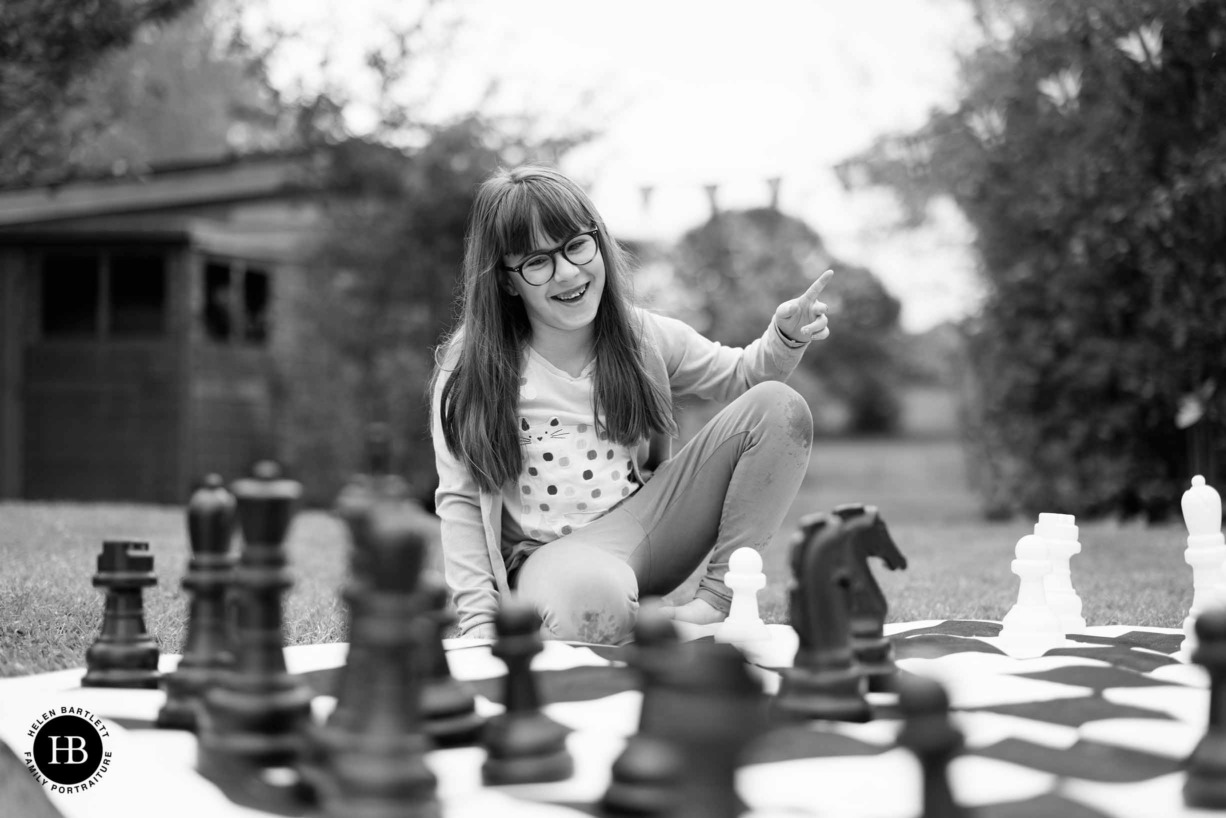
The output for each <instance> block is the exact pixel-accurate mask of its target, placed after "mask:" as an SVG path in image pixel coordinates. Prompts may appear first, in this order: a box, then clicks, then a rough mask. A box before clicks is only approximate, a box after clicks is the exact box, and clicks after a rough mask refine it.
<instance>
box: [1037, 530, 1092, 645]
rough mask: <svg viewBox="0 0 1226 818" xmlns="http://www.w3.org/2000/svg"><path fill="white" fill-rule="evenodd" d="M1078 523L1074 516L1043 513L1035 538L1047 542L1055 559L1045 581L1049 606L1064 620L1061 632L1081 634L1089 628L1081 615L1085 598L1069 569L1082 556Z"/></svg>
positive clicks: (1049, 551)
mask: <svg viewBox="0 0 1226 818" xmlns="http://www.w3.org/2000/svg"><path fill="white" fill-rule="evenodd" d="M1075 522H1076V518H1075V517H1074V516H1073V515H1071V514H1040V515H1039V521H1038V522H1037V523H1035V526H1034V533H1035V536H1036V537H1042V538H1043V539H1044V541H1046V543H1047V553H1048V556H1049V557H1050V558H1051V573H1050V574H1048V575H1047V577H1046V578H1045V579H1044V580H1043V587H1044V590H1045V591H1046V592H1047V604H1048V605H1049V606H1051V609H1052V610H1053V611H1055V612H1056V616H1057V617H1059V618H1060V630H1061V631H1063V632H1064V633H1078V632H1080V631H1083V630H1085V627H1086V621H1085V618H1084V617H1082V615H1081V597H1079V596H1077V591H1075V590H1074V589H1073V578H1072V572H1071V571H1070V570H1069V559H1070V558H1071V557H1072V556H1073V555H1074V554H1080V553H1081V543H1080V542H1078V541H1077V526H1076V525H1075V524H1074V523H1075Z"/></svg>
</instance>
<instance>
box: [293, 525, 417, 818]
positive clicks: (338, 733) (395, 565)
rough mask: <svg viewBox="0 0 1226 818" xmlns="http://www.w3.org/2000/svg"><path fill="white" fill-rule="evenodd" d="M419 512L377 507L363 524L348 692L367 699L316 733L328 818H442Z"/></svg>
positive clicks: (349, 705)
mask: <svg viewBox="0 0 1226 818" xmlns="http://www.w3.org/2000/svg"><path fill="white" fill-rule="evenodd" d="M411 512H412V509H411V508H410V507H407V506H391V505H387V504H382V505H378V506H376V507H375V508H374V509H373V510H372V512H371V514H370V518H369V520H368V522H367V524H366V527H365V531H364V537H365V538H367V542H366V543H365V551H366V555H367V560H368V568H369V575H368V581H367V583H366V585H365V588H364V589H363V594H362V597H361V599H360V600H353V599H351V600H350V602H351V607H350V640H351V644H352V645H355V646H360V647H361V649H362V650H361V656H362V657H363V663H364V666H363V667H362V668H361V676H362V681H361V684H360V685H359V686H349V687H347V688H346V689H345V690H343V691H342V693H341V695H342V698H343V697H344V696H346V695H352V694H355V693H356V694H358V696H359V697H358V698H357V700H354V701H344V702H339V701H338V703H337V708H336V710H334V711H333V714H332V718H330V719H329V721H328V723H327V724H326V725H324V727H322V728H320V729H319V730H318V731H316V738H317V740H318V741H319V743H320V750H321V751H322V752H321V753H320V755H321V756H322V758H321V759H319V761H320V769H318V770H315V771H313V772H312V776H311V777H312V780H313V781H315V782H316V784H317V787H318V791H319V796H320V800H321V802H322V804H323V808H324V812H325V814H326V815H328V816H336V818H342V817H344V818H347V817H348V816H358V817H359V818H393V817H394V816H402V815H410V816H414V818H435V816H438V815H439V814H440V808H439V804H438V800H437V797H436V793H435V790H436V779H435V777H434V774H433V773H432V772H431V771H430V770H429V769H428V768H427V767H426V763H425V754H426V751H427V749H428V748H429V747H430V745H431V742H430V739H429V737H428V736H427V734H426V732H425V729H424V725H423V718H422V712H421V701H422V690H423V686H424V684H425V677H426V673H427V672H428V669H429V654H430V648H429V645H430V642H431V640H432V639H433V638H434V635H435V626H434V622H433V621H432V620H431V619H430V618H429V617H428V616H426V613H427V608H428V606H429V604H430V599H429V597H430V594H429V592H428V590H427V589H425V588H423V586H422V585H421V574H422V561H423V560H424V558H425V551H426V543H425V536H424V535H423V533H422V530H421V525H420V522H421V520H420V517H419V516H418V515H416V514H414V513H411ZM354 602H357V603H358V604H353V603H354ZM351 678H352V677H351ZM342 705H343V706H342Z"/></svg>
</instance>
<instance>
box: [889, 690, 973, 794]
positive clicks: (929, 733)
mask: <svg viewBox="0 0 1226 818" xmlns="http://www.w3.org/2000/svg"><path fill="white" fill-rule="evenodd" d="M898 689H899V690H898V704H899V707H900V708H901V710H902V713H903V726H902V729H901V730H899V732H898V743H899V744H900V745H902V746H903V747H906V748H907V749H908V750H910V751H911V752H912V753H914V754H915V758H916V760H918V761H919V765H920V771H921V774H922V777H923V799H924V807H923V810H922V811H921V812H920V815H921V816H923V818H969V817H970V816H971V815H972V813H971V811H970V810H967V809H965V808H964V807H962V806H960V805H959V804H958V802H957V801H956V800H954V794H953V791H952V790H951V789H950V786H949V763H950V762H951V761H952V760H953V759H954V757H955V756H957V754H958V753H959V752H961V751H962V746H963V738H962V733H961V732H959V730H958V728H957V727H955V726H954V725H953V723H952V722H951V721H950V718H949V694H947V693H946V692H945V688H944V687H942V686H941V683H940V682H938V681H936V680H935V679H928V678H925V677H923V676H907V677H905V678H902V679H899V681H898Z"/></svg>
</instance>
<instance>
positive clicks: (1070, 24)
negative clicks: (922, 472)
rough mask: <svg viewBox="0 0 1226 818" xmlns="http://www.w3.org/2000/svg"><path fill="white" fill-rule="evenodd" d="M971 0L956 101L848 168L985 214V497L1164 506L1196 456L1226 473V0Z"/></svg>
mask: <svg viewBox="0 0 1226 818" xmlns="http://www.w3.org/2000/svg"><path fill="white" fill-rule="evenodd" d="M977 9H978V12H979V15H980V20H981V22H982V24H983V28H984V32H985V34H986V35H987V36H986V38H985V39H986V42H985V44H984V45H983V46H982V47H981V48H979V49H978V50H977V51H976V52H974V53H973V54H971V55H969V56H968V57H967V58H966V60H965V65H964V70H963V76H964V83H965V90H964V92H963V93H962V99H961V102H960V104H959V105H958V107H957V108H956V109H955V110H953V111H949V112H935V113H934V114H933V116H932V117H931V118H930V120H929V122H928V123H927V124H926V125H925V127H923V128H922V129H920V130H919V131H918V132H917V133H912V134H907V135H903V136H892V137H888V138H886V139H883V140H881V141H880V142H879V143H878V144H877V145H875V146H874V148H873V149H872V150H870V151H869V152H867V153H866V154H864V155H861V156H859V157H854V158H853V159H852V160H850V161H849V162H848V163H847V166H846V167H845V171H846V175H848V176H855V175H856V174H857V173H858V174H859V175H861V176H862V177H863V178H864V179H865V180H866V181H867V182H869V183H879V184H886V185H889V186H892V187H893V188H894V189H896V190H898V191H900V192H902V193H903V194H904V196H903V198H904V201H906V202H907V203H908V204H909V205H910V206H911V208H912V212H913V213H920V212H922V209H923V207H924V204H925V203H926V202H927V201H928V199H929V198H930V197H931V196H934V195H949V196H952V197H953V198H954V200H955V201H956V202H957V203H958V204H959V206H960V207H961V209H962V210H963V211H964V212H965V213H966V215H967V217H968V218H969V219H970V221H971V222H972V224H973V225H974V226H975V228H976V231H977V240H976V246H977V250H978V253H979V255H980V258H981V260H982V270H983V274H984V276H985V278H986V280H987V284H988V297H987V300H986V303H985V304H984V306H983V309H982V312H981V313H980V315H978V316H977V317H976V318H975V320H973V321H971V322H969V323H968V324H967V325H966V327H965V331H966V333H967V336H968V340H969V346H968V349H969V351H970V365H971V369H972V372H973V376H974V384H975V387H976V389H975V392H974V394H975V396H976V397H975V403H974V404H973V405H972V406H970V407H969V408H970V412H969V414H968V416H969V417H970V418H971V419H972V420H973V425H972V429H971V431H972V433H973V436H972V442H973V443H974V444H975V446H976V452H977V453H978V457H977V458H976V460H977V462H978V463H979V464H980V465H981V466H982V468H983V474H982V475H980V477H981V479H979V480H977V483H978V484H979V485H980V486H983V487H984V488H985V492H986V497H987V502H988V506H989V510H991V511H994V512H997V513H1002V514H1003V513H1008V512H1011V511H1017V510H1024V511H1027V512H1034V511H1040V510H1044V511H1051V510H1063V511H1067V512H1070V513H1077V514H1083V515H1091V516H1094V515H1102V514H1110V513H1114V514H1122V515H1125V516H1128V515H1134V514H1144V515H1145V516H1146V517H1147V518H1149V519H1159V518H1161V517H1163V516H1165V515H1167V514H1169V513H1170V512H1171V511H1172V510H1173V509H1175V508H1177V505H1178V502H1179V497H1180V495H1181V493H1182V491H1183V490H1184V488H1186V486H1187V478H1188V476H1189V475H1190V473H1192V472H1193V471H1194V470H1196V471H1200V470H1204V471H1205V472H1206V473H1207V475H1206V476H1207V477H1210V478H1211V479H1212V476H1213V474H1212V473H1213V472H1214V470H1217V472H1216V477H1218V478H1219V479H1223V478H1226V474H1223V473H1222V472H1221V470H1220V466H1221V463H1222V461H1221V459H1220V458H1221V455H1222V453H1223V451H1222V437H1223V436H1222V433H1221V428H1222V427H1221V425H1220V424H1221V421H1222V419H1223V417H1224V416H1226V413H1224V408H1226V405H1224V400H1223V399H1224V398H1226V391H1224V390H1223V389H1222V388H1221V387H1222V385H1223V384H1226V358H1223V356H1222V354H1221V350H1222V349H1223V346H1224V345H1226V321H1223V320H1222V315H1223V311H1224V310H1226V262H1223V258H1224V257H1226V256H1224V251H1226V221H1224V220H1223V214H1224V213H1226V51H1224V50H1223V44H1224V43H1226V8H1224V7H1223V5H1222V4H1221V3H1220V2H1214V1H1211V0H1025V2H1015V3H1004V2H990V1H989V0H980V2H978V3H977ZM852 171H855V172H854V173H853V172H852Z"/></svg>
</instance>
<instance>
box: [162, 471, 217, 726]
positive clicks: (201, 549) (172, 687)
mask: <svg viewBox="0 0 1226 818" xmlns="http://www.w3.org/2000/svg"><path fill="white" fill-rule="evenodd" d="M235 514H236V511H235V501H234V495H233V494H231V493H230V492H229V491H227V490H226V488H225V486H224V484H223V483H222V479H221V477H220V476H219V475H216V474H210V475H209V476H208V477H206V478H205V479H204V485H203V486H201V487H200V488H199V489H197V490H196V491H195V492H193V493H192V496H191V499H190V500H189V501H188V504H187V536H188V543H189V545H190V546H191V551H192V556H191V559H190V560H189V562H188V564H187V573H186V574H185V575H184V577H183V589H184V590H185V591H187V593H188V594H189V595H190V596H191V603H190V606H189V607H188V612H187V638H186V639H185V640H184V644H183V658H182V659H181V660H180V661H179V666H178V668H176V669H175V671H174V672H173V673H170V674H167V675H166V676H165V677H164V678H163V680H162V686H163V687H164V688H165V689H166V704H165V705H163V707H162V709H161V710H160V711H159V712H158V718H157V725H158V727H169V728H174V729H179V730H193V731H194V730H195V729H196V713H197V711H198V710H199V708H200V707H201V699H202V698H203V696H204V691H205V690H206V689H207V688H208V687H211V686H212V685H213V684H215V683H216V682H217V681H218V680H219V678H220V676H221V672H222V671H224V670H226V669H228V668H230V667H232V666H233V664H234V653H233V649H232V646H231V644H230V637H231V633H230V630H229V627H228V625H227V622H226V597H227V594H228V593H229V589H230V587H231V584H232V582H233V579H234V556H233V555H232V554H231V552H230V542H231V540H232V539H233V537H234V526H235Z"/></svg>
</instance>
